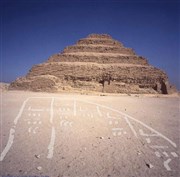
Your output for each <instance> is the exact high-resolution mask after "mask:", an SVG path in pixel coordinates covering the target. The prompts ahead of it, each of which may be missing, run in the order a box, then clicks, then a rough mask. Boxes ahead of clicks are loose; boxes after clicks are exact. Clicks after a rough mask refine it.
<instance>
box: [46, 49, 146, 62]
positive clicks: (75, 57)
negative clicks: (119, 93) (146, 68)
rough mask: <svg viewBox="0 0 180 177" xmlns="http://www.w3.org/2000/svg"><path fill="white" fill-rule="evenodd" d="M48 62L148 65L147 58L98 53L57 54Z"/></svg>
mask: <svg viewBox="0 0 180 177" xmlns="http://www.w3.org/2000/svg"><path fill="white" fill-rule="evenodd" d="M48 62H94V63H107V64H108V63H124V64H137V65H148V62H147V60H146V59H145V58H143V57H140V56H128V55H122V54H106V53H104V54H102V53H96V54H92V53H91V52H89V53H83V52H81V53H64V54H55V55H53V56H51V57H50V58H49V59H48Z"/></svg>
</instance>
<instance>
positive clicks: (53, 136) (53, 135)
mask: <svg viewBox="0 0 180 177" xmlns="http://www.w3.org/2000/svg"><path fill="white" fill-rule="evenodd" d="M53 106H54V97H53V98H52V99H51V108H50V123H51V125H52V130H51V139H50V143H49V145H48V155H47V158H48V159H51V158H52V157H53V153H54V144H55V139H56V132H55V128H54V126H53V117H54V109H53Z"/></svg>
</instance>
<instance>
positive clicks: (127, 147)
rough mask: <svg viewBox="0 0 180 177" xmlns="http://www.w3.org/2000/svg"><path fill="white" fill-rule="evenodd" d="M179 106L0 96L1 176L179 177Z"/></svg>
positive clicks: (164, 101) (146, 100)
mask: <svg viewBox="0 0 180 177" xmlns="http://www.w3.org/2000/svg"><path fill="white" fill-rule="evenodd" d="M179 103H180V102H179V98H178V97H157V96H137V95H131V96H128V95H119V96H118V95H108V96H98V95H96V96H93V95H78V94H53V93H33V92H23V91H7V92H2V93H1V103H0V104H1V106H0V108H1V110H0V112H1V114H0V115H1V127H0V138H1V143H0V144H1V149H0V153H1V156H0V176H3V175H4V176H5V175H11V176H35V175H36V176H49V177H50V176H51V177H67V176H71V177H160V176H163V177H170V176H174V177H179V176H180V168H179V167H180V163H179V162H180V159H179V156H180V148H179V146H180V141H179V140H180V127H179V125H180V118H179V117H180V112H179Z"/></svg>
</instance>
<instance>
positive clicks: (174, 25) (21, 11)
mask: <svg viewBox="0 0 180 177" xmlns="http://www.w3.org/2000/svg"><path fill="white" fill-rule="evenodd" d="M0 2H1V9H0V11H1V29H0V30H1V46H0V49H1V51H0V52H1V76H0V80H1V81H3V82H11V81H13V80H15V79H16V78H17V77H20V76H24V75H25V74H26V73H27V72H28V70H29V69H31V67H32V66H33V65H34V64H39V63H42V62H44V61H46V60H47V59H48V57H49V56H50V55H52V54H54V53H58V52H59V51H62V50H63V48H64V47H66V46H68V45H72V44H74V43H75V42H76V41H77V40H78V39H80V38H83V37H86V36H87V35H88V34H90V33H108V34H110V35H111V36H112V37H113V38H115V39H117V40H119V41H121V42H122V43H123V44H124V45H125V46H126V47H130V48H133V49H134V50H135V51H136V53H137V54H138V55H142V56H144V57H146V58H147V59H148V61H149V63H150V64H152V65H154V66H156V67H158V68H160V69H163V70H164V71H165V72H166V73H167V74H168V76H169V78H170V81H171V83H173V84H176V86H177V87H178V88H179V89H180V85H179V81H180V73H179V67H180V53H179V49H180V47H179V41H180V36H179V32H180V29H179V27H180V25H179V23H180V20H179V15H180V9H179V7H180V4H179V3H178V1H173V0H169V1H166V0H162V1H160V0H159V1H154V0H148V1H146V0H144V1H130V0H129V1H125V0H116V1H113V0H109V1H107V0H104V1H103V0H102V1H100V0H99V1H98V0H88V1H87V0H81V1H80V0H74V1H73V0H64V1H63V0H62V1H61V0H24V1H22V0H21V1H18V0H0Z"/></svg>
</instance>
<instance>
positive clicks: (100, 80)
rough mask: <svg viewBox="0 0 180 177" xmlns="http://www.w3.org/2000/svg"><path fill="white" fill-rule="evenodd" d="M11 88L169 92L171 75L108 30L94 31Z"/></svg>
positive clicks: (33, 70) (12, 84) (33, 69)
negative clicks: (113, 36)
mask: <svg viewBox="0 0 180 177" xmlns="http://www.w3.org/2000/svg"><path fill="white" fill-rule="evenodd" d="M10 89H20V90H31V91H50V92H54V91H57V92H58V91H84V90H86V91H98V92H109V93H162V94H168V93H169V89H170V86H169V82H168V77H167V75H166V73H165V72H163V71H162V70H160V69H158V68H155V67H153V66H151V65H150V64H149V63H148V61H147V59H146V58H144V57H142V56H138V55H137V54H136V53H135V51H134V50H133V49H131V48H126V47H124V45H123V44H122V43H121V42H119V41H117V40H115V39H113V38H112V37H111V36H110V35H108V34H90V35H88V36H87V37H86V38H83V39H80V40H79V41H77V43H76V44H75V45H72V46H68V47H66V48H65V49H64V50H63V51H62V52H60V53H57V54H54V55H52V56H51V57H50V58H49V59H48V60H47V61H46V62H44V63H42V64H38V65H35V66H33V67H32V68H31V70H30V71H29V72H28V73H27V75H26V76H25V77H21V78H17V79H16V80H15V81H14V82H12V83H11V84H10Z"/></svg>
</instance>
